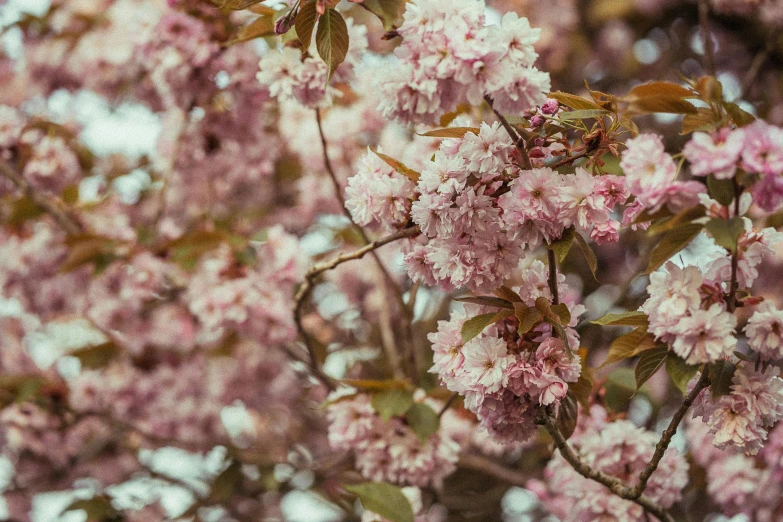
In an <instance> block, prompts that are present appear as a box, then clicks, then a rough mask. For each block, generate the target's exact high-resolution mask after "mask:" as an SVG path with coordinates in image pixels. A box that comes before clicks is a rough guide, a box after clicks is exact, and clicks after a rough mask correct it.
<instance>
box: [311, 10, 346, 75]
mask: <svg viewBox="0 0 783 522" xmlns="http://www.w3.org/2000/svg"><path fill="white" fill-rule="evenodd" d="M315 47H316V49H318V55H319V56H320V57H321V59H323V61H324V62H326V65H327V66H328V67H329V76H328V77H327V80H326V81H327V82H328V81H329V78H331V76H332V74H334V71H335V70H337V68H338V67H339V66H340V64H341V63H343V61H345V57H346V56H347V55H348V26H347V25H346V24H345V20H344V19H343V16H342V15H341V14H340V13H338V12H337V11H335V10H334V9H327V10H326V11H325V12H324V14H323V15H321V17H320V18H319V19H318V29H317V30H316V32H315Z"/></svg>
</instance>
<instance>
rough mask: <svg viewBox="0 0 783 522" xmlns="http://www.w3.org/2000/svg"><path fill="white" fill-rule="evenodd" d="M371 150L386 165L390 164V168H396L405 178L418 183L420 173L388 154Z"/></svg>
mask: <svg viewBox="0 0 783 522" xmlns="http://www.w3.org/2000/svg"><path fill="white" fill-rule="evenodd" d="M370 150H372V149H370ZM372 152H373V154H375V155H376V156H378V157H379V158H381V159H382V160H383V161H384V163H386V164H387V165H388V166H390V167H391V168H393V169H394V170H396V171H397V172H399V173H400V174H402V175H403V176H405V177H406V178H408V179H409V180H411V181H412V182H414V183H418V182H419V176H421V174H419V173H418V172H416V171H415V170H413V169H409V168H408V167H406V166H405V165H403V164H402V162H400V161H397V160H396V159H394V158H392V157H390V156H387V155H386V154H383V153H381V152H378V151H375V150H372Z"/></svg>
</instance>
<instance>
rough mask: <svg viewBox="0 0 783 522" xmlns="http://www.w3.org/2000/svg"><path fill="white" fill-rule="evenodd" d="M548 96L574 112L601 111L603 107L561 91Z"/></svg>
mask: <svg viewBox="0 0 783 522" xmlns="http://www.w3.org/2000/svg"><path fill="white" fill-rule="evenodd" d="M548 96H549V97H550V98H554V99H555V100H557V101H558V102H560V103H561V104H562V105H565V106H566V107H570V108H572V109H574V110H600V109H601V106H600V105H598V104H597V103H595V102H592V101H590V100H588V99H586V98H582V97H580V96H574V95H573V94H568V93H565V92H560V91H556V92H550V93H549V95H548Z"/></svg>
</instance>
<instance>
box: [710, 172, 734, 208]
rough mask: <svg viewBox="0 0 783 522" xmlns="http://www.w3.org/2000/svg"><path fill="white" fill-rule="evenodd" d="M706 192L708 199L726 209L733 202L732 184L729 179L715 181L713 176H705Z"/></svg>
mask: <svg viewBox="0 0 783 522" xmlns="http://www.w3.org/2000/svg"><path fill="white" fill-rule="evenodd" d="M707 191H708V192H709V194H710V197H711V198H712V199H714V200H715V201H717V202H718V203H720V204H721V205H723V206H724V207H728V206H729V205H731V202H732V201H734V183H732V182H731V180H730V179H717V178H716V177H715V176H714V175H713V174H710V175H709V176H707Z"/></svg>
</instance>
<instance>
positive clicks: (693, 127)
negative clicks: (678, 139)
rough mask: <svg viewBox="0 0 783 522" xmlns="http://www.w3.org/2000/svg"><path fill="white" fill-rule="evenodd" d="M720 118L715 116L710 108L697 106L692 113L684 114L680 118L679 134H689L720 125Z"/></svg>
mask: <svg viewBox="0 0 783 522" xmlns="http://www.w3.org/2000/svg"><path fill="white" fill-rule="evenodd" d="M720 122H721V120H720V118H716V117H715V113H714V112H713V111H712V109H708V108H706V107H698V108H697V109H696V112H695V113H693V114H686V115H685V117H684V118H683V119H682V131H680V134H690V133H691V132H697V131H700V132H702V131H710V130H714V129H715V128H716V127H718V126H720Z"/></svg>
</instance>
